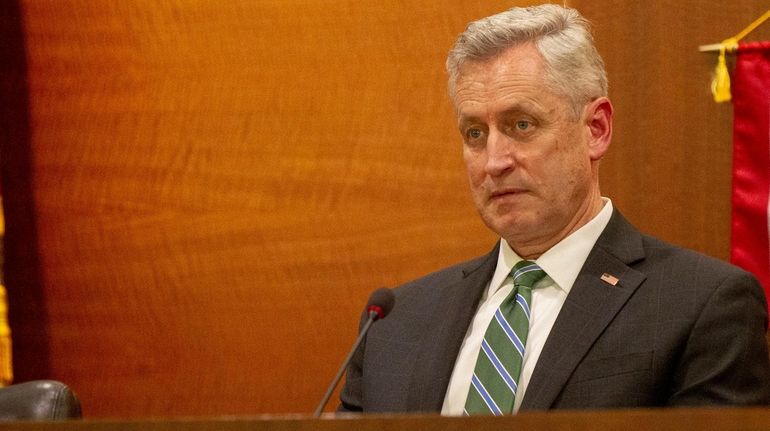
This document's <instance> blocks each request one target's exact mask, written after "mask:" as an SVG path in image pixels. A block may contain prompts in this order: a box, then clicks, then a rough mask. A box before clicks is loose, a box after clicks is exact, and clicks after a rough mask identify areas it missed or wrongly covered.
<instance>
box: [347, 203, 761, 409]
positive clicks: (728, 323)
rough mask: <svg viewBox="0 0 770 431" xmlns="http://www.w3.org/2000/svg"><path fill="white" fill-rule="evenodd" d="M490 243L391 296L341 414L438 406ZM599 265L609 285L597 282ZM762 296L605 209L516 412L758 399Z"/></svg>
mask: <svg viewBox="0 0 770 431" xmlns="http://www.w3.org/2000/svg"><path fill="white" fill-rule="evenodd" d="M497 249H498V247H495V249H494V250H492V252H491V253H489V254H488V255H486V256H483V257H480V258H478V259H475V260H472V261H469V262H465V263H462V264H459V265H456V266H453V267H451V268H447V269H444V270H442V271H439V272H436V273H434V274H431V275H428V276H426V277H424V278H421V279H419V280H416V281H413V282H411V283H408V284H406V285H404V286H401V287H399V288H398V289H396V290H395V292H396V305H395V308H394V309H393V311H392V312H391V314H390V315H389V316H388V317H387V318H386V319H384V320H382V321H380V322H377V323H375V324H374V326H373V327H372V329H371V332H369V335H368V336H367V338H366V340H365V343H364V344H363V345H362V347H361V348H360V349H359V350H358V351H357V352H356V355H355V357H354V360H353V363H352V364H351V366H350V367H349V368H348V372H347V380H346V384H345V387H344V389H343V391H342V394H341V400H342V404H341V405H340V410H342V411H345V410H350V411H364V412H438V411H440V410H441V406H442V404H443V400H444V394H445V392H446V389H447V386H448V384H449V379H450V377H451V374H452V370H453V368H454V362H455V359H456V357H457V354H458V352H459V349H460V346H461V344H462V341H463V338H464V337H465V333H466V330H467V328H468V325H469V324H470V322H471V320H472V318H473V316H474V314H475V312H476V308H477V306H478V302H479V299H480V297H481V295H482V292H483V291H484V289H485V287H486V285H487V284H488V282H489V280H490V279H491V277H492V274H493V272H494V270H495V265H496V262H497V254H498V250H497ZM604 273H608V274H611V275H614V276H615V277H617V278H618V279H619V280H620V281H619V283H617V285H615V286H612V285H610V284H608V283H606V282H604V281H602V280H601V279H600V277H601V276H602V274H604ZM766 327H767V308H766V303H765V296H764V293H763V291H762V289H761V287H760V286H759V284H758V283H757V281H756V279H755V278H754V277H752V276H751V275H750V274H748V273H746V272H745V271H742V270H740V269H738V268H736V267H734V266H731V265H728V264H726V263H724V262H721V261H718V260H715V259H712V258H709V257H706V256H704V255H701V254H698V253H695V252H692V251H688V250H684V249H681V248H678V247H674V246H672V245H669V244H666V243H663V242H661V241H659V240H656V239H654V238H651V237H649V236H646V235H643V234H641V233H639V232H638V231H637V230H636V229H635V228H634V227H633V226H631V225H630V224H629V223H628V222H627V221H626V220H625V218H623V216H622V215H620V214H619V213H618V211H617V210H615V211H614V213H613V215H612V218H611V220H610V222H609V224H608V225H607V227H606V228H605V230H604V232H603V233H602V235H601V236H600V238H599V240H598V241H597V243H596V245H595V246H594V248H593V250H591V253H590V254H589V256H588V259H587V260H586V263H585V265H584V266H583V268H582V270H581V271H580V274H579V275H578V278H577V280H576V281H575V284H574V286H573V287H572V290H571V291H570V294H569V295H568V296H567V299H566V302H565V303H564V306H563V308H562V309H561V312H560V313H559V316H558V318H557V319H556V323H555V324H554V326H553V329H552V330H551V333H550V335H549V337H548V340H547V341H546V344H545V346H544V348H543V351H542V353H541V355H540V358H539V360H538V363H537V365H536V367H535V370H534V374H533V375H532V378H531V380H530V383H529V386H528V388H527V391H526V394H525V396H524V399H523V401H522V405H521V410H545V409H561V408H571V409H580V408H590V409H596V408H631V407H655V406H696V405H709V404H720V405H768V404H770V364H769V361H768V351H767V344H766V341H765V330H766Z"/></svg>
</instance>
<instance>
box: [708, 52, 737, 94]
mask: <svg viewBox="0 0 770 431" xmlns="http://www.w3.org/2000/svg"><path fill="white" fill-rule="evenodd" d="M721 45H722V46H721V47H720V48H719V60H718V61H717V68H716V70H715V71H714V79H713V80H712V81H711V94H713V95H714V101H715V102H717V103H722V102H729V101H730V100H731V99H732V95H731V94H730V71H729V70H727V61H726V59H725V52H726V51H727V50H731V51H733V50H735V49H736V48H737V46H738V41H737V40H735V38H731V39H727V40H725V41H724V42H722V44H721Z"/></svg>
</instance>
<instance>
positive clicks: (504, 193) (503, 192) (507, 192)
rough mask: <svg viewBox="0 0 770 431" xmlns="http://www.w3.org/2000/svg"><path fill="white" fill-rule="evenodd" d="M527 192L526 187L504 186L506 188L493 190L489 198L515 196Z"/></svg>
mask: <svg viewBox="0 0 770 431" xmlns="http://www.w3.org/2000/svg"><path fill="white" fill-rule="evenodd" d="M525 192H526V190H524V189H518V188H504V189H497V190H493V191H492V192H491V193H490V194H489V200H491V201H493V200H497V199H502V198H507V197H513V196H519V195H522V194H524V193H525Z"/></svg>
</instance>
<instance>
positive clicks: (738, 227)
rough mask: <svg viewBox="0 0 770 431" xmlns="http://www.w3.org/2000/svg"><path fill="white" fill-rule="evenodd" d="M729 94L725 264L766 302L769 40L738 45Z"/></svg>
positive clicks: (769, 286)
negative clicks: (754, 281)
mask: <svg viewBox="0 0 770 431" xmlns="http://www.w3.org/2000/svg"><path fill="white" fill-rule="evenodd" d="M732 95H733V106H734V120H733V197H732V204H733V209H732V236H731V241H730V260H731V261H732V262H733V263H734V264H736V265H738V266H740V267H742V268H744V269H745V270H747V271H750V272H752V273H754V275H756V276H757V278H758V279H759V282H760V283H762V286H763V287H764V288H765V295H766V296H767V297H768V298H770V240H768V237H769V236H770V208H768V196H769V195H770V42H751V43H741V44H740V45H739V47H738V53H737V55H736V62H735V71H734V72H733V79H732Z"/></svg>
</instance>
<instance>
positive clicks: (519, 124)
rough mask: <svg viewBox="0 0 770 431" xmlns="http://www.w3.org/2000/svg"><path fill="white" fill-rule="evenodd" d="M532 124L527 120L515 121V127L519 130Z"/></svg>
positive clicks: (525, 128)
mask: <svg viewBox="0 0 770 431" xmlns="http://www.w3.org/2000/svg"><path fill="white" fill-rule="evenodd" d="M530 126H532V123H531V122H529V121H527V120H519V121H517V122H516V128H517V129H519V130H527V129H529V128H530Z"/></svg>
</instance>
